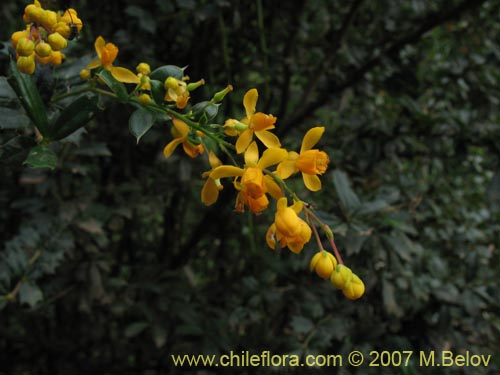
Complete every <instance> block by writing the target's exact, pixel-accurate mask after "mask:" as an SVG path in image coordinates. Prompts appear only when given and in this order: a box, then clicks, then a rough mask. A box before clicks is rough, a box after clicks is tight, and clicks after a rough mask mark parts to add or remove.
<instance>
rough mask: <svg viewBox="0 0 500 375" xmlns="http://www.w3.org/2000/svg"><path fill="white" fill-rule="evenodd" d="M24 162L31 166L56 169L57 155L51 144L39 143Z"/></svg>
mask: <svg viewBox="0 0 500 375" xmlns="http://www.w3.org/2000/svg"><path fill="white" fill-rule="evenodd" d="M24 164H27V165H28V166H29V167H31V168H50V169H54V168H55V167H56V165H57V156H56V154H55V152H54V151H52V149H51V148H50V147H49V146H47V145H38V146H35V147H33V148H32V149H31V151H30V153H29V154H28V157H27V158H26V160H25V161H24Z"/></svg>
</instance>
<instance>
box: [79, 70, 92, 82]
mask: <svg viewBox="0 0 500 375" xmlns="http://www.w3.org/2000/svg"><path fill="white" fill-rule="evenodd" d="M80 78H81V79H83V80H84V81H86V80H87V79H89V78H90V70H88V69H82V70H80Z"/></svg>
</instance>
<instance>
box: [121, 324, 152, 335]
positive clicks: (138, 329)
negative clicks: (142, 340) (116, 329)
mask: <svg viewBox="0 0 500 375" xmlns="http://www.w3.org/2000/svg"><path fill="white" fill-rule="evenodd" d="M148 327H149V323H148V322H135V323H132V324H130V325H128V326H127V327H126V328H125V332H124V335H125V337H128V338H132V337H135V336H137V335H139V334H140V333H142V332H143V331H144V330H145V329H146V328H148Z"/></svg>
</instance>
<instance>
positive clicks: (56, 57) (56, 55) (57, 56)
mask: <svg viewBox="0 0 500 375" xmlns="http://www.w3.org/2000/svg"><path fill="white" fill-rule="evenodd" d="M49 59H50V60H49V62H50V63H51V64H52V65H60V64H61V63H62V62H63V59H64V54H63V53H62V52H59V51H52V53H51V54H50V56H49Z"/></svg>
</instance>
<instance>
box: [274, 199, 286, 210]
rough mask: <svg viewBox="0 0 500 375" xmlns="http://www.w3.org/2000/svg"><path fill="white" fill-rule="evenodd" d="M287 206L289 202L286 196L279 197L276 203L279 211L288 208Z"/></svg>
mask: <svg viewBox="0 0 500 375" xmlns="http://www.w3.org/2000/svg"><path fill="white" fill-rule="evenodd" d="M287 206H288V203H287V200H286V197H282V198H280V199H278V202H277V203H276V209H277V210H278V211H280V210H283V209H285V208H287Z"/></svg>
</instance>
